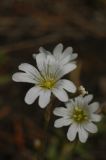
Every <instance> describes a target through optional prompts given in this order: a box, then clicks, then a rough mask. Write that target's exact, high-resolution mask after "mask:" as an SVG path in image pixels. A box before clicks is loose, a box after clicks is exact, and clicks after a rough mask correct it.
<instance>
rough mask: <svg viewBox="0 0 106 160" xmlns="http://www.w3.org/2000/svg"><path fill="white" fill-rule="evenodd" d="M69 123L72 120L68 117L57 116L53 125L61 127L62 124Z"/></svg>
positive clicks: (66, 124)
mask: <svg viewBox="0 0 106 160" xmlns="http://www.w3.org/2000/svg"><path fill="white" fill-rule="evenodd" d="M71 123H72V121H71V119H69V118H59V119H57V120H55V122H54V127H56V128H60V127H63V126H68V125H70V124H71Z"/></svg>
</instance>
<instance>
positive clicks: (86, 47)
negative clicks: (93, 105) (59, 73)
mask: <svg viewBox="0 0 106 160" xmlns="http://www.w3.org/2000/svg"><path fill="white" fill-rule="evenodd" d="M60 42H61V43H63V44H64V47H67V46H72V47H73V49H74V52H77V53H78V54H79V58H78V61H77V63H78V68H77V69H76V70H75V71H74V72H73V73H72V74H71V75H70V76H69V77H71V79H72V80H73V81H74V82H75V84H76V85H77V86H79V85H80V84H82V85H84V87H85V88H86V90H88V92H89V93H92V94H94V99H95V100H98V101H99V102H100V104H101V105H100V107H101V108H100V112H101V113H102V115H103V119H102V122H100V124H99V125H98V127H99V132H98V133H97V134H95V135H91V136H90V137H89V139H88V141H87V143H86V144H80V143H78V145H77V147H76V150H75V151H74V153H73V154H72V150H73V149H72V148H73V143H72V144H71V143H70V142H68V140H67V139H66V131H67V128H66V130H64V131H63V129H55V128H54V127H53V122H51V124H50V127H49V129H48V130H49V132H48V144H47V146H48V147H46V151H45V152H46V157H47V158H46V159H47V160H71V159H73V160H106V154H105V149H106V125H105V123H106V118H105V115H106V0H53V1H52V0H0V160H38V159H41V160H42V158H41V157H42V156H41V150H42V141H44V139H45V131H44V122H43V121H44V110H42V109H40V108H39V107H38V105H37V102H35V103H34V104H33V105H31V106H28V105H27V104H25V103H24V96H25V93H26V91H27V90H28V89H29V88H30V86H31V85H30V84H24V83H23V84H21V83H15V82H13V81H12V80H11V76H12V74H13V73H14V72H16V71H17V67H18V65H19V64H20V63H22V62H27V63H31V64H33V65H34V64H35V60H33V59H32V53H38V49H39V47H40V46H43V47H45V48H47V49H48V50H50V51H52V49H53V48H54V46H55V45H56V44H58V43H60ZM58 103H59V102H56V104H58Z"/></svg>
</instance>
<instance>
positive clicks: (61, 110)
mask: <svg viewBox="0 0 106 160" xmlns="http://www.w3.org/2000/svg"><path fill="white" fill-rule="evenodd" d="M92 98H93V96H92V95H87V96H85V97H83V96H78V97H76V98H75V100H69V101H68V102H66V103H65V105H66V107H57V108H55V109H54V111H53V113H54V114H55V115H56V116H60V117H61V118H59V119H57V120H56V121H55V123H54V126H55V127H56V128H60V127H63V126H68V125H70V127H69V129H68V132H67V138H68V139H69V140H70V141H73V140H74V139H75V138H76V135H77V133H78V136H79V140H80V141H81V142H82V143H85V142H86V140H87V138H88V133H89V132H90V133H96V132H97V127H96V125H95V124H94V123H93V122H99V121H100V120H101V116H100V115H99V114H97V113H96V111H97V109H98V107H99V103H98V102H94V103H91V104H89V103H90V101H91V100H92Z"/></svg>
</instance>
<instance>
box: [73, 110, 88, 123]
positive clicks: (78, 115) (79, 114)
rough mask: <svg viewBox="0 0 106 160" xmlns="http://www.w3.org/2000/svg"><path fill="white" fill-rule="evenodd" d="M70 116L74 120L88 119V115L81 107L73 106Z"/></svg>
mask: <svg viewBox="0 0 106 160" xmlns="http://www.w3.org/2000/svg"><path fill="white" fill-rule="evenodd" d="M72 118H73V119H74V121H76V122H83V121H85V120H87V119H88V116H87V114H86V113H85V111H84V110H83V109H81V108H79V107H75V109H74V112H73V115H72Z"/></svg>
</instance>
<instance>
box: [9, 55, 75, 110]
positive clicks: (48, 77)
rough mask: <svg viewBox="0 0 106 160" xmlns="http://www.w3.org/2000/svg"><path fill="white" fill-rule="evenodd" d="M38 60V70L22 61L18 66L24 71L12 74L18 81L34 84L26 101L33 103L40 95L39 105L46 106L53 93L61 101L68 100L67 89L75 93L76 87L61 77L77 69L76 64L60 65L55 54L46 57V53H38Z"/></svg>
mask: <svg viewBox="0 0 106 160" xmlns="http://www.w3.org/2000/svg"><path fill="white" fill-rule="evenodd" d="M36 62H37V67H38V70H37V69H36V68H35V67H34V66H32V65H30V64H28V63H22V64H21V65H19V67H18V68H19V70H21V71H23V72H18V73H15V74H13V76H12V79H13V80H14V81H16V82H27V83H32V84H34V86H33V87H32V88H31V89H30V90H29V91H28V92H27V94H26V96H25V102H26V103H27V104H32V103H33V102H34V101H35V100H36V99H37V97H38V96H39V106H40V107H41V108H45V107H46V106H47V104H48V103H49V102H50V97H51V93H53V94H54V95H55V96H56V97H57V98H58V99H59V100H60V101H63V102H66V101H67V100H68V95H67V93H66V91H68V92H71V93H74V92H75V91H76V87H75V85H74V84H73V83H72V82H71V81H69V80H66V79H61V77H62V76H64V75H65V74H67V73H68V72H70V71H72V70H73V69H75V68H76V65H75V64H71V63H70V64H66V65H65V66H64V68H63V67H60V65H58V63H57V62H56V61H55V59H54V58H53V56H51V55H48V56H47V57H45V55H44V54H37V56H36ZM65 90H66V91H65Z"/></svg>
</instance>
